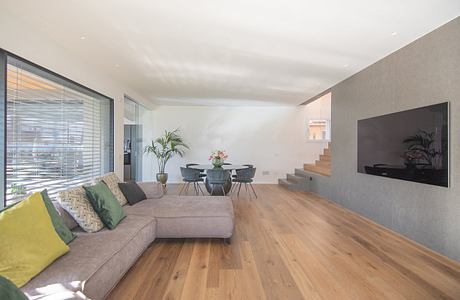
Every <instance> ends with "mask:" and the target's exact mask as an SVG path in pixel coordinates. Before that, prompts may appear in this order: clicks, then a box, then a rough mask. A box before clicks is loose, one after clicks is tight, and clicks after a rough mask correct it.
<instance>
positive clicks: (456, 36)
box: [331, 18, 460, 261]
mask: <svg viewBox="0 0 460 300" xmlns="http://www.w3.org/2000/svg"><path fill="white" fill-rule="evenodd" d="M443 101H450V104H451V106H450V108H451V132H450V147H451V152H450V155H451V156H450V168H451V177H450V187H449V188H444V187H435V186H430V185H424V184H420V183H414V182H407V181H401V180H397V179H389V178H383V177H377V176H371V175H366V174H359V173H357V172H356V164H357V161H356V160H357V157H356V156H357V120H359V119H363V118H369V117H373V116H378V115H383V114H388V113H392V112H396V111H401V110H406V109H411V108H416V107H420V106H425V105H430V104H434V103H439V102H443ZM459 118H460V18H456V19H455V20H453V21H451V22H449V23H448V24H446V25H444V26H442V27H440V28H438V29H436V30H435V31H433V32H431V33H429V34H428V35H426V36H424V37H422V38H421V39H419V40H417V41H415V42H413V43H411V44H410V45H408V46H406V47H404V48H402V49H400V50H398V51H397V52H395V53H393V54H391V55H389V56H388V57H386V58H384V59H382V60H380V61H379V62H377V63H375V64H374V65H372V66H370V67H368V68H366V69H365V70H363V71H361V72H359V73H357V74H355V75H353V76H352V77H350V78H348V79H346V80H345V81H343V82H341V83H339V84H338V85H336V86H335V87H333V88H332V178H331V198H332V200H333V201H335V202H337V203H339V204H341V205H343V206H344V207H347V208H349V209H351V210H353V211H356V212H358V213H360V214H362V215H364V216H366V217H368V218H370V219H372V220H374V221H376V222H377V223H380V224H382V225H384V226H386V227H388V228H390V229H393V230H395V231H397V232H399V233H401V234H403V235H405V236H407V237H408V238H410V239H412V240H415V241H417V242H419V243H421V244H423V245H425V246H427V247H429V248H431V249H433V250H435V251H437V252H440V253H442V254H444V255H446V256H448V257H450V258H453V259H455V260H458V261H460V182H459V180H460V136H459V135H460V119H459Z"/></svg>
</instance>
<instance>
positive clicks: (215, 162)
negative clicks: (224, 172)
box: [211, 158, 224, 168]
mask: <svg viewBox="0 0 460 300" xmlns="http://www.w3.org/2000/svg"><path fill="white" fill-rule="evenodd" d="M211 163H212V165H213V166H214V168H220V167H222V166H223V164H224V160H223V159H222V158H213V159H212V162H211Z"/></svg>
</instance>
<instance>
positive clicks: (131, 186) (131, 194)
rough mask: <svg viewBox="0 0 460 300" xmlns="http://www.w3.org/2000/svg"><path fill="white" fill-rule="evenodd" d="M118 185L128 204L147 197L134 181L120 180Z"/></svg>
mask: <svg viewBox="0 0 460 300" xmlns="http://www.w3.org/2000/svg"><path fill="white" fill-rule="evenodd" d="M118 186H119V187H120V190H121V192H122V193H123V195H125V198H126V200H128V203H129V205H134V204H136V203H137V202H140V201H142V200H145V199H147V196H146V195H145V193H144V191H143V190H142V189H141V188H140V187H139V186H138V185H137V183H135V182H128V183H124V182H120V183H119V184H118Z"/></svg>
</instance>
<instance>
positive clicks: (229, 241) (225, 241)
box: [224, 237, 232, 245]
mask: <svg viewBox="0 0 460 300" xmlns="http://www.w3.org/2000/svg"><path fill="white" fill-rule="evenodd" d="M231 243H232V238H231V237H229V238H225V239H224V244H227V245H230V244H231Z"/></svg>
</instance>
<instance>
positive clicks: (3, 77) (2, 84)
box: [0, 48, 115, 209]
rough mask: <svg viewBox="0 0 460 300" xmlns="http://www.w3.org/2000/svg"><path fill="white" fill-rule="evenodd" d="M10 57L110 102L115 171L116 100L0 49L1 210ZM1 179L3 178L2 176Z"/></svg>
mask: <svg viewBox="0 0 460 300" xmlns="http://www.w3.org/2000/svg"><path fill="white" fill-rule="evenodd" d="M8 57H11V58H14V59H16V60H19V61H21V62H23V63H25V64H28V65H30V66H32V67H34V68H37V69H39V70H40V71H43V72H45V73H47V74H49V75H51V76H55V77H57V78H59V79H61V80H63V81H65V82H66V83H68V84H70V85H74V86H76V87H77V88H79V89H81V90H83V91H87V92H90V93H93V94H95V95H97V96H99V97H102V98H105V99H107V100H109V106H110V109H109V126H110V138H111V141H112V143H111V149H110V151H109V172H113V170H114V158H115V153H114V151H115V126H114V117H115V115H114V99H113V98H110V97H108V96H106V95H104V94H101V93H99V92H98V91H95V90H93V89H91V88H89V87H87V86H84V85H82V84H80V83H78V82H75V81H73V80H72V79H69V78H67V77H65V76H62V75H60V74H58V73H56V72H53V71H51V70H49V69H47V68H45V67H42V66H40V65H38V64H36V63H34V62H31V61H29V60H27V59H25V58H22V57H20V56H18V55H16V54H14V53H11V52H9V51H7V50H4V49H2V48H0V68H1V69H0V107H2V108H0V119H3V120H2V121H3V123H2V124H1V125H0V135H1V134H3V136H4V139H3V141H2V142H3V145H2V146H3V147H1V146H0V148H1V151H3V160H1V161H0V172H2V176H3V182H0V195H3V201H0V209H1V208H3V207H6V180H7V178H6V166H7V155H6V153H7V144H8V140H7V123H6V121H7V113H8V112H7V104H8V103H7V93H8V88H7V67H8ZM2 114H3V115H2ZM0 177H1V176H0Z"/></svg>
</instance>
